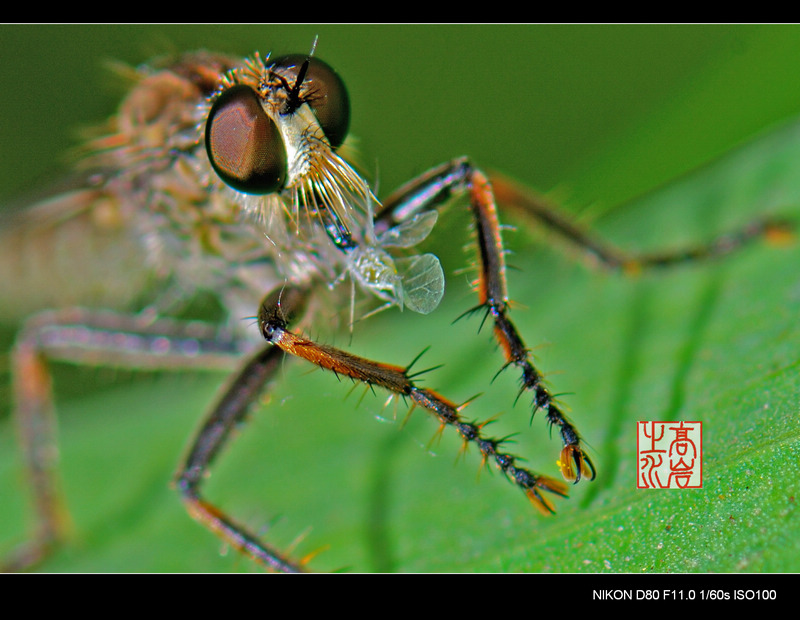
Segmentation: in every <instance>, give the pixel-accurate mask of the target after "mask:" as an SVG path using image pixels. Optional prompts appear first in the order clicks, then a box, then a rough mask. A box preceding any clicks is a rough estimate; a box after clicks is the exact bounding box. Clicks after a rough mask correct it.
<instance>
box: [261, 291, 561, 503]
mask: <svg viewBox="0 0 800 620" xmlns="http://www.w3.org/2000/svg"><path fill="white" fill-rule="evenodd" d="M282 295H283V299H286V298H287V297H289V298H291V297H294V296H296V295H302V293H300V292H299V291H297V290H296V289H288V288H287V289H285V290H284V291H282ZM259 325H260V327H261V332H262V334H263V336H264V338H265V339H266V340H267V341H268V342H271V343H272V344H274V345H275V349H276V350H278V349H280V350H282V351H284V352H286V353H288V354H290V355H294V356H297V357H301V358H303V359H305V360H308V361H309V362H311V363H312V364H316V365H317V366H319V367H320V368H323V369H325V370H330V371H332V372H334V373H335V374H336V375H338V376H345V377H350V378H351V379H353V380H354V381H361V382H363V383H366V384H368V385H370V386H377V387H381V388H384V389H386V390H388V391H390V392H393V393H395V394H398V395H400V396H402V397H403V398H405V399H406V400H410V401H411V403H412V405H413V406H419V407H422V408H423V409H425V410H427V411H428V412H429V413H430V414H432V415H433V416H434V417H436V419H438V420H439V423H440V425H441V427H442V428H443V427H445V426H452V427H453V428H455V429H456V431H458V433H459V434H460V435H461V437H462V439H463V440H464V442H465V444H467V443H470V442H471V443H474V444H475V445H476V446H477V448H478V450H480V452H481V454H482V455H483V460H484V463H487V462H489V461H494V464H495V465H496V466H497V468H498V469H500V471H502V472H503V474H505V476H506V477H507V478H508V479H510V480H511V481H513V482H514V483H515V484H516V485H517V486H518V487H519V488H520V489H522V491H523V492H524V493H525V495H526V496H527V497H528V499H529V500H530V501H531V503H532V504H533V505H534V506H535V507H536V508H537V509H538V510H540V511H541V512H542V513H543V514H550V513H553V512H554V508H553V504H552V503H551V501H550V500H549V499H548V498H547V497H546V496H544V495H542V491H547V492H550V493H554V494H555V495H559V496H561V497H566V496H567V486H566V485H565V484H564V483H563V482H561V481H558V480H554V479H552V478H548V477H546V476H541V475H538V474H535V473H533V472H531V471H529V470H528V469H525V468H524V467H520V466H519V465H517V462H516V460H517V459H516V457H514V456H513V455H511V454H507V453H505V452H503V448H502V446H503V443H504V442H503V440H500V439H493V438H491V437H487V436H485V435H483V426H484V425H485V424H480V423H475V422H469V421H467V420H465V419H464V418H463V417H462V416H461V414H460V410H461V408H462V407H459V406H458V405H456V404H455V403H453V402H451V401H449V400H447V399H446V398H444V397H443V396H441V395H440V394H437V393H436V392H434V391H433V390H428V389H424V388H420V387H417V386H416V385H414V383H413V381H412V380H411V379H410V378H409V374H408V373H409V368H408V367H406V368H403V367H401V366H393V365H390V364H383V363H380V362H375V361H372V360H368V359H366V358H363V357H358V356H356V355H353V354H351V353H347V352H346V351H342V350H341V349H337V348H335V347H331V346H328V345H324V344H319V343H317V342H314V341H312V340H309V339H308V338H306V337H305V336H303V335H302V334H297V333H292V332H290V331H288V325H289V320H288V318H287V316H286V314H285V312H284V310H283V308H282V306H281V304H280V303H279V300H278V297H277V296H276V295H275V294H273V295H270V296H268V297H267V298H266V299H265V300H264V302H263V303H262V306H261V310H260V312H259Z"/></svg>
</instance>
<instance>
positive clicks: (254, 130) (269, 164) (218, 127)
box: [206, 84, 287, 194]
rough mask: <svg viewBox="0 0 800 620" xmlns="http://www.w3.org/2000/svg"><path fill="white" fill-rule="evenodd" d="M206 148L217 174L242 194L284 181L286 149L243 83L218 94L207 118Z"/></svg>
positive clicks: (277, 186) (265, 191)
mask: <svg viewBox="0 0 800 620" xmlns="http://www.w3.org/2000/svg"><path fill="white" fill-rule="evenodd" d="M206 151H207V152H208V158H209V160H211V165H212V166H213V168H214V170H215V171H216V173H217V174H218V175H219V177H220V178H221V179H222V180H223V181H224V182H225V183H227V184H228V185H230V186H231V187H232V188H234V189H236V190H239V191H240V192H244V193H245V194H270V193H272V192H275V191H278V190H279V189H281V188H282V187H283V184H284V182H285V181H286V166H287V164H286V149H285V147H284V146H283V140H281V135H280V132H279V131H278V128H277V127H276V126H275V123H273V122H272V119H271V118H270V117H269V116H267V114H266V112H264V109H263V108H262V107H261V104H260V103H259V100H258V95H257V94H256V93H255V91H254V90H253V89H252V88H250V87H249V86H246V85H244V84H239V85H236V86H232V87H231V88H229V89H228V90H226V91H224V92H223V93H222V94H220V95H219V97H217V100H216V101H215V102H214V105H212V106H211V111H210V112H209V114H208V120H207V121H206Z"/></svg>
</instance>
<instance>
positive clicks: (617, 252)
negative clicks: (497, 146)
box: [491, 173, 795, 273]
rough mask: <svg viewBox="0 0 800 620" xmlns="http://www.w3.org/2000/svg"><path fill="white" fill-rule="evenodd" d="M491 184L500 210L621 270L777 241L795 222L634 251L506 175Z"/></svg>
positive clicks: (762, 223)
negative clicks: (607, 238) (589, 228)
mask: <svg viewBox="0 0 800 620" xmlns="http://www.w3.org/2000/svg"><path fill="white" fill-rule="evenodd" d="M491 182H492V188H493V190H494V196H495V199H496V200H497V202H498V204H501V205H502V210H503V212H504V213H512V214H513V215H515V216H517V217H518V218H520V219H522V220H532V221H533V223H535V224H539V225H542V226H544V227H546V228H547V229H549V230H550V231H552V232H554V233H556V234H557V235H558V236H559V237H561V238H562V239H564V240H565V241H567V242H568V243H569V244H570V245H573V246H574V247H576V248H577V249H579V250H580V251H582V252H583V254H584V255H585V256H586V257H587V258H588V259H589V260H590V261H591V262H593V263H597V264H600V265H601V266H603V267H605V268H607V269H611V270H620V271H623V272H625V273H639V272H641V271H643V270H647V269H653V268H660V267H673V266H678V265H682V264H686V263H691V262H698V261H704V260H710V259H714V258H718V257H722V256H725V255H727V254H731V253H733V252H736V251H737V250H739V249H741V248H743V247H744V246H746V245H748V244H749V243H751V242H753V241H757V240H759V239H767V240H770V241H777V242H781V241H783V240H785V239H787V238H791V237H792V236H793V234H794V230H795V225H794V224H793V223H792V222H790V221H788V220H786V219H780V218H762V219H758V220H755V221H752V222H750V223H748V224H747V225H745V226H743V227H742V228H740V229H738V230H734V231H731V232H729V233H727V234H724V235H721V236H719V237H718V238H716V239H713V240H712V241H710V242H708V243H703V244H698V245H695V246H691V247H686V248H681V249H676V250H668V251H662V252H652V253H651V252H648V253H642V254H634V253H630V252H626V251H624V250H622V249H621V248H617V247H615V246H613V245H611V244H610V243H607V242H606V241H603V240H601V239H599V238H597V237H596V236H594V235H592V234H591V233H590V232H589V231H587V230H584V229H582V228H581V227H579V226H578V225H576V224H575V223H574V222H572V221H570V220H569V219H568V218H567V217H566V216H565V215H564V214H563V213H561V212H559V210H558V209H557V208H556V207H555V206H554V205H552V204H550V203H549V202H548V201H547V200H546V199H545V198H544V197H543V196H541V195H539V194H536V193H535V192H533V191H531V190H530V189H528V188H526V187H523V186H521V185H520V184H519V183H517V182H515V181H513V180H512V179H509V178H508V177H506V176H503V175H500V174H496V173H493V174H491Z"/></svg>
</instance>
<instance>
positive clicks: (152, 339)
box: [0, 308, 244, 571]
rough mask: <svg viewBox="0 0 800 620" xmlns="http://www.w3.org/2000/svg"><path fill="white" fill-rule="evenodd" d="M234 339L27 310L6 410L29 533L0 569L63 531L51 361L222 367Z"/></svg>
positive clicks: (71, 312) (172, 326)
mask: <svg viewBox="0 0 800 620" xmlns="http://www.w3.org/2000/svg"><path fill="white" fill-rule="evenodd" d="M243 350H244V348H243V345H242V343H240V342H239V341H237V340H235V339H233V338H231V337H230V336H228V337H225V336H223V335H222V334H221V333H220V329H219V328H218V327H216V326H212V325H209V324H203V323H185V322H181V321H174V320H169V319H158V320H155V321H153V320H151V319H146V318H145V317H142V316H136V315H123V314H117V313H112V312H96V311H88V310H84V309H79V308H72V309H64V310H56V311H46V312H42V313H39V314H37V315H35V316H33V317H32V318H30V319H29V320H28V321H27V322H26V323H25V325H24V327H23V328H22V330H21V331H20V333H19V335H18V337H17V340H16V343H15V346H14V351H13V353H12V375H13V392H14V401H15V408H14V415H15V421H16V424H17V427H18V435H19V440H20V446H21V450H22V458H23V463H24V467H25V470H26V474H27V477H28V481H29V484H30V487H31V492H32V495H33V500H34V509H35V514H36V529H35V531H33V532H32V533H31V540H29V541H28V542H26V543H23V544H21V545H20V546H18V547H17V548H16V549H14V550H13V551H12V552H11V553H10V554H9V555H8V556H7V557H4V558H2V559H0V570H3V571H20V570H26V569H29V568H31V567H32V566H34V565H35V564H37V563H39V562H41V561H42V560H43V559H44V558H45V557H47V555H48V554H49V553H50V552H52V551H53V550H54V549H55V548H56V547H57V546H58V545H59V544H61V543H62V542H64V540H65V539H67V538H68V536H69V532H70V529H71V524H70V519H69V514H68V510H67V507H66V503H65V501H64V498H63V495H62V492H61V483H60V475H59V464H58V442H57V438H56V435H57V432H56V426H57V425H56V416H55V407H54V404H53V392H52V377H51V373H50V368H49V364H50V362H52V361H61V362H69V363H74V364H83V365H89V366H107V367H116V368H130V369H137V370H145V369H150V370H157V369H163V370H176V369H186V368H191V367H194V368H204V369H214V368H225V369H230V368H231V367H232V366H233V365H234V363H235V360H237V359H239V358H240V357H241V353H242V352H243Z"/></svg>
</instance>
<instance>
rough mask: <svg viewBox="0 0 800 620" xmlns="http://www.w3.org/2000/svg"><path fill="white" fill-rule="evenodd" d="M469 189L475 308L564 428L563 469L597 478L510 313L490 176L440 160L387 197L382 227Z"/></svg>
mask: <svg viewBox="0 0 800 620" xmlns="http://www.w3.org/2000/svg"><path fill="white" fill-rule="evenodd" d="M463 191H466V192H468V194H469V198H470V208H471V212H472V217H473V221H474V223H475V229H476V242H477V246H478V258H479V265H478V282H477V292H478V297H479V304H478V305H477V306H476V307H474V308H473V309H472V310H470V311H469V312H477V311H483V312H484V313H485V318H488V317H491V318H492V320H493V322H494V334H495V337H496V339H497V341H498V343H499V344H500V347H501V348H502V350H503V353H504V355H505V359H506V363H505V366H504V368H505V367H509V366H516V367H517V368H518V369H519V370H520V373H521V388H520V393H525V392H528V393H530V395H531V398H532V402H533V411H534V413H535V412H536V411H539V410H542V411H544V412H545V417H546V419H547V421H548V423H550V424H551V425H553V426H556V427H558V428H559V430H560V432H561V439H562V442H563V446H564V447H563V449H562V452H561V458H560V460H559V464H560V467H561V473H562V475H563V476H564V477H565V478H566V479H567V480H569V481H571V482H575V483H577V482H578V481H580V479H581V478H582V477H584V476H585V477H589V478H590V479H594V477H595V468H594V465H593V464H592V462H591V460H590V459H589V457H588V456H587V455H586V452H585V450H584V449H583V447H582V446H581V438H580V435H579V433H578V431H577V429H576V428H575V426H574V425H573V424H572V423H571V422H570V421H569V420H568V419H567V417H566V415H564V412H563V411H561V408H560V407H559V405H558V404H557V403H556V402H555V399H554V397H553V395H552V394H551V393H550V391H549V390H548V388H547V387H546V386H545V384H544V380H543V378H542V375H541V373H540V372H539V371H538V370H537V369H536V367H535V366H534V364H533V360H532V357H531V354H530V351H529V350H528V348H527V347H526V346H525V343H524V342H523V340H522V338H521V337H520V335H519V332H518V331H517V329H516V327H515V326H514V323H513V322H512V321H511V319H510V317H509V303H508V292H507V286H506V273H505V271H506V265H505V257H504V248H503V242H502V239H501V236H500V223H499V219H498V216H497V207H496V205H495V200H494V194H493V192H492V188H491V185H490V184H489V181H488V179H487V178H486V176H485V175H484V174H483V173H482V172H481V171H480V170H478V169H477V168H475V167H474V166H473V165H472V164H471V163H470V162H469V160H467V159H463V158H462V159H456V160H453V161H451V162H448V163H446V164H443V165H441V166H438V167H437V168H434V169H432V170H431V171H429V172H428V173H426V174H425V175H423V176H421V177H419V178H418V179H415V180H413V181H411V182H410V183H408V184H407V185H406V186H404V187H402V188H401V189H400V190H398V191H397V192H396V193H395V194H393V195H392V196H391V197H390V198H389V199H388V200H387V201H386V203H385V205H384V208H383V209H382V210H381V211H380V212H379V213H378V214H377V216H376V225H375V226H376V230H379V231H380V230H381V229H382V228H383V227H386V228H388V227H391V226H394V225H396V224H397V223H399V222H402V221H403V220H406V219H407V218H409V217H412V216H413V215H415V214H417V213H419V212H422V211H426V210H430V209H434V208H439V207H441V206H442V205H444V204H446V203H447V202H448V201H449V200H450V198H451V197H452V196H454V195H455V194H457V193H460V192H463Z"/></svg>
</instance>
